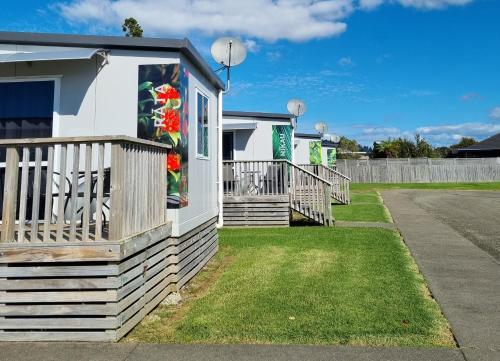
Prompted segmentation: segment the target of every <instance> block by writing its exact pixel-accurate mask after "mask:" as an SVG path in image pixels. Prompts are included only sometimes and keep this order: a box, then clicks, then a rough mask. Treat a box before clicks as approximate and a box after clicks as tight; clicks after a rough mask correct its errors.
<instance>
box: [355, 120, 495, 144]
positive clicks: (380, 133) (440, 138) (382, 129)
mask: <svg viewBox="0 0 500 361" xmlns="http://www.w3.org/2000/svg"><path fill="white" fill-rule="evenodd" d="M353 128H354V129H355V132H354V134H353V136H352V137H353V138H354V139H356V140H357V141H358V142H360V143H361V144H365V145H368V144H373V142H374V141H380V140H384V139H388V138H393V139H394V138H399V137H402V138H409V139H413V138H414V137H415V134H420V135H421V136H422V137H423V138H424V139H425V140H427V141H428V142H430V143H431V144H433V145H434V146H444V145H450V144H453V143H456V142H458V141H459V140H460V139H462V137H472V138H475V139H478V140H482V139H484V138H487V137H490V136H492V135H494V134H497V133H499V132H500V124H495V123H480V122H470V123H459V124H446V125H431V126H424V127H418V128H416V129H413V130H402V129H400V128H398V127H387V126H377V125H355V126H354V127H353Z"/></svg>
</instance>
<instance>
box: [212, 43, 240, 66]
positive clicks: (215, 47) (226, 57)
mask: <svg viewBox="0 0 500 361" xmlns="http://www.w3.org/2000/svg"><path fill="white" fill-rule="evenodd" d="M210 51H211V53H212V57H213V58H214V60H215V61H216V62H217V63H219V64H222V65H224V66H227V67H231V66H236V65H240V64H241V63H243V62H244V61H245V59H246V57H247V49H246V48H245V45H244V44H243V43H242V42H241V40H240V39H238V38H230V37H224V38H219V39H217V40H215V42H214V43H213V44H212V48H211V49H210Z"/></svg>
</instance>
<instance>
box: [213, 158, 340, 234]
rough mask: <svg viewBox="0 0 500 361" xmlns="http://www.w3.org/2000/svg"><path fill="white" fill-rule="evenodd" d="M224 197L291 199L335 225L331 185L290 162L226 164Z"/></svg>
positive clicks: (303, 210)
mask: <svg viewBox="0 0 500 361" xmlns="http://www.w3.org/2000/svg"><path fill="white" fill-rule="evenodd" d="M223 174H224V182H223V183H224V196H226V197H234V196H249V197H250V196H252V197H259V196H267V197H269V196H271V197H272V196H281V195H289V196H290V207H291V208H292V209H294V210H296V211H297V212H300V213H302V214H303V215H305V216H306V217H308V218H310V219H313V220H314V221H316V222H318V223H321V224H325V225H331V224H332V223H333V219H332V218H333V217H332V213H331V185H330V183H329V182H328V181H326V180H324V179H321V178H320V177H318V176H317V175H315V174H313V173H311V172H309V171H307V170H305V169H303V168H300V167H298V166H296V165H295V164H293V163H291V162H289V161H287V160H272V161H266V160H262V161H261V160H256V161H224V162H223Z"/></svg>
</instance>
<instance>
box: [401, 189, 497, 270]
mask: <svg viewBox="0 0 500 361" xmlns="http://www.w3.org/2000/svg"><path fill="white" fill-rule="evenodd" d="M410 198H411V199H412V200H413V201H414V202H415V203H416V204H418V205H419V206H420V207H422V208H423V209H425V210H426V211H428V212H429V213H431V214H432V215H434V216H435V217H437V218H438V219H439V220H440V221H442V222H444V223H446V224H447V225H449V226H451V227H452V228H453V229H455V230H456V231H457V232H458V233H460V234H461V235H462V236H464V237H465V238H467V239H468V240H470V241H471V242H472V243H474V244H475V245H476V246H478V247H479V248H481V249H482V250H484V251H486V252H487V253H489V254H490V255H492V256H493V257H494V258H495V259H496V260H497V261H500V192H480V191H478V192H472V191H425V192H412V193H411V194H410Z"/></svg>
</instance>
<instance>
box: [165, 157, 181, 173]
mask: <svg viewBox="0 0 500 361" xmlns="http://www.w3.org/2000/svg"><path fill="white" fill-rule="evenodd" d="M167 169H168V170H171V171H174V172H177V171H178V170H180V169H181V156H180V154H176V153H170V154H169V155H167Z"/></svg>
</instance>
